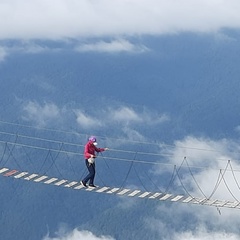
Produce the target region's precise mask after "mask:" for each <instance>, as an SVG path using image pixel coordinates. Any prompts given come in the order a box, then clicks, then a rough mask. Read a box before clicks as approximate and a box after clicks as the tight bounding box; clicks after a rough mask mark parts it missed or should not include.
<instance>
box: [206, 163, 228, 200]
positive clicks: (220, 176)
mask: <svg viewBox="0 0 240 240" xmlns="http://www.w3.org/2000/svg"><path fill="white" fill-rule="evenodd" d="M228 165H229V163H227V165H226V167H225V169H224V172H223V174H222V169H220V171H219V175H218V179H217V182H216V185H215V187H214V189H213V191H212V193H211V194H210V196H209V197H208V198H207V199H211V198H212V196H213V195H214V194H215V192H216V191H217V189H218V187H219V185H220V183H221V181H222V178H223V176H224V175H225V173H226V171H227V168H228Z"/></svg>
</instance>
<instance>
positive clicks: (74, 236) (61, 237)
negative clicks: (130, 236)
mask: <svg viewBox="0 0 240 240" xmlns="http://www.w3.org/2000/svg"><path fill="white" fill-rule="evenodd" d="M60 232H61V233H60V234H57V235H58V236H57V237H53V238H51V237H49V236H45V237H44V238H43V240H80V239H84V240H114V238H112V237H110V236H96V235H94V234H93V233H91V232H89V231H79V230H78V229H74V230H73V231H72V232H65V231H63V232H62V231H60Z"/></svg>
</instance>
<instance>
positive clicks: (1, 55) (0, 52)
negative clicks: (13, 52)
mask: <svg viewBox="0 0 240 240" xmlns="http://www.w3.org/2000/svg"><path fill="white" fill-rule="evenodd" d="M7 55H8V52H7V50H6V48H3V47H0V62H2V61H4V60H5V58H6V56H7Z"/></svg>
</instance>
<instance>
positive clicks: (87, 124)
mask: <svg viewBox="0 0 240 240" xmlns="http://www.w3.org/2000/svg"><path fill="white" fill-rule="evenodd" d="M75 114H76V116H77V123H78V124H79V125H80V126H81V127H82V128H84V129H87V128H94V127H99V126H101V125H102V123H101V121H99V120H98V119H96V118H94V117H91V116H89V115H87V114H85V113H83V111H81V110H75Z"/></svg>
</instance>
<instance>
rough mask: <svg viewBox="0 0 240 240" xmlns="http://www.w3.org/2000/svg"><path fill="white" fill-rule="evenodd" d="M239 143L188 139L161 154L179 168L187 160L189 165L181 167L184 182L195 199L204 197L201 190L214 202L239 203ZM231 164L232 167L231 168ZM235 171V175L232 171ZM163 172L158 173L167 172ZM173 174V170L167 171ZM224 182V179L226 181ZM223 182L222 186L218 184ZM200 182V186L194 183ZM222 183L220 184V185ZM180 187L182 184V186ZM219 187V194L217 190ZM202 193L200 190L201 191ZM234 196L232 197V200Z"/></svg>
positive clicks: (223, 140)
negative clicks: (215, 200)
mask: <svg viewBox="0 0 240 240" xmlns="http://www.w3.org/2000/svg"><path fill="white" fill-rule="evenodd" d="M238 146H239V143H237V142H233V141H230V140H229V141H228V140H226V139H222V140H218V141H214V140H211V139H204V138H194V137H186V138H185V139H183V140H182V141H176V142H175V146H174V147H167V149H164V150H163V151H162V153H163V154H166V155H168V156H169V157H166V159H167V161H168V162H169V163H172V164H176V165H177V166H178V167H179V166H180V165H181V163H182V162H183V159H184V157H186V160H187V163H188V165H189V166H190V170H191V172H192V173H194V174H193V175H192V173H191V172H190V170H189V169H188V166H187V164H186V162H184V164H183V165H182V168H181V171H180V173H181V172H182V173H183V174H180V175H182V179H181V180H182V182H183V184H184V186H185V187H186V188H187V189H188V191H189V192H190V193H191V194H192V195H193V196H195V197H203V196H202V194H201V190H202V191H203V192H204V194H205V195H206V196H207V197H209V196H211V195H212V194H213V193H214V195H213V196H212V198H211V199H213V198H214V199H220V200H231V201H235V198H237V199H239V200H240V189H239V187H238V185H240V173H239V169H240V164H239V162H238V161H237V159H238V152H239V147H238ZM228 160H230V164H231V165H228ZM226 167H227V171H225V169H226ZM232 169H233V170H234V171H232ZM165 170H166V168H164V169H163V168H161V169H160V170H159V171H160V172H162V171H165ZM168 170H169V171H172V169H170V168H169V169H168ZM222 176H223V177H224V178H223V177H222ZM219 178H220V180H221V181H220V182H219ZM194 179H195V180H196V181H197V183H198V185H197V184H196V183H195V180H194ZM218 183H219V184H218ZM178 184H179V187H181V183H180V182H179V183H178ZM216 185H218V187H217V190H216V192H214V188H215V186H216ZM198 186H200V188H201V190H200V189H199V187H198ZM232 194H233V196H232Z"/></svg>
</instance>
